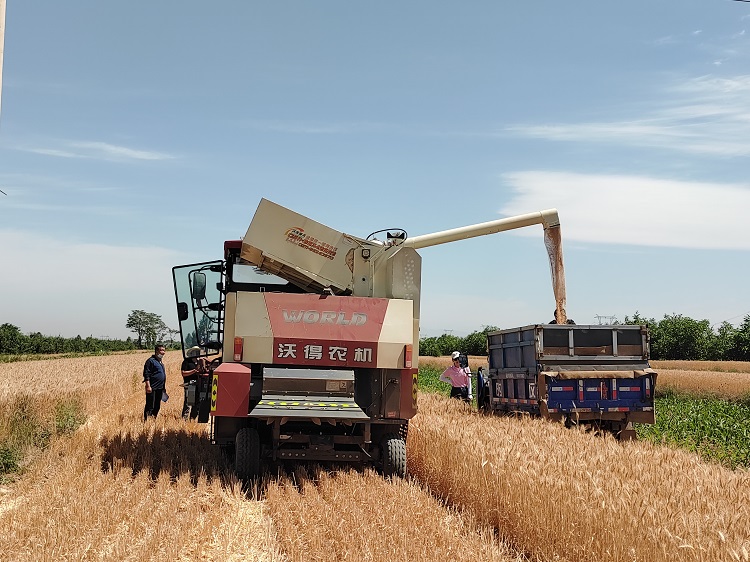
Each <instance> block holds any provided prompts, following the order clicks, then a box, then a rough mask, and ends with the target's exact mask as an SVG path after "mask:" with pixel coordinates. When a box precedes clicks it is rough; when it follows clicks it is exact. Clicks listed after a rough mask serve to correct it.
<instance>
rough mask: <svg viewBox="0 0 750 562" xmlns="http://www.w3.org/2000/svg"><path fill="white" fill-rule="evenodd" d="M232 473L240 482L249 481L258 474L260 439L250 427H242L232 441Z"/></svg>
mask: <svg viewBox="0 0 750 562" xmlns="http://www.w3.org/2000/svg"><path fill="white" fill-rule="evenodd" d="M234 472H235V473H236V474H237V478H239V479H240V480H250V479H251V478H255V477H256V476H258V473H259V472H260V437H259V436H258V432H257V431H255V430H254V429H252V428H250V427H243V428H242V429H240V430H239V431H238V432H237V436H236V437H235V439H234Z"/></svg>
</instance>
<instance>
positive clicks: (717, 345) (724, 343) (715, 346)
mask: <svg viewBox="0 0 750 562" xmlns="http://www.w3.org/2000/svg"><path fill="white" fill-rule="evenodd" d="M736 333H737V328H735V327H734V326H732V325H731V324H730V323H729V322H727V321H726V320H725V321H724V322H722V323H721V326H719V329H718V330H717V332H716V335H714V337H713V338H712V341H711V345H710V349H709V352H708V359H710V360H712V361H727V360H731V359H732V357H733V351H734V342H735V337H736Z"/></svg>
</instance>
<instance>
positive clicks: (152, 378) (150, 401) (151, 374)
mask: <svg viewBox="0 0 750 562" xmlns="http://www.w3.org/2000/svg"><path fill="white" fill-rule="evenodd" d="M166 351H167V350H166V348H165V347H164V346H163V345H157V346H156V347H155V348H154V354H153V355H152V356H151V357H149V358H148V359H147V360H146V364H145V365H143V382H144V383H145V384H146V407H145V408H144V409H143V421H146V420H147V419H148V418H149V417H154V418H155V417H156V416H157V415H158V414H159V408H161V400H162V396H163V395H164V387H165V386H166V382H167V372H166V371H165V369H164V363H162V361H161V360H162V359H163V358H164V354H165V353H166Z"/></svg>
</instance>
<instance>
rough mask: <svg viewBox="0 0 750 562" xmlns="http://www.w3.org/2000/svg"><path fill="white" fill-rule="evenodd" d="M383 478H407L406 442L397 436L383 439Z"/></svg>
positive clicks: (388, 436)
mask: <svg viewBox="0 0 750 562" xmlns="http://www.w3.org/2000/svg"><path fill="white" fill-rule="evenodd" d="M382 444H383V446H382V454H383V476H399V477H401V478H404V477H405V476H406V441H404V439H403V438H402V437H400V436H398V435H396V434H393V433H389V434H388V435H386V436H385V437H383V441H382Z"/></svg>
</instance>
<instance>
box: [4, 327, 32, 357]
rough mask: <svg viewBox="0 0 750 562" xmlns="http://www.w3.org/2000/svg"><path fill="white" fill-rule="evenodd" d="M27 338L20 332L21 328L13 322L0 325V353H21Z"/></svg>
mask: <svg viewBox="0 0 750 562" xmlns="http://www.w3.org/2000/svg"><path fill="white" fill-rule="evenodd" d="M27 339H28V338H27V337H26V336H25V335H23V334H22V333H21V329H20V328H19V327H18V326H14V325H13V324H7V323H6V324H3V325H1V326H0V353H13V354H18V353H23V349H24V347H25V345H26V340H27Z"/></svg>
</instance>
